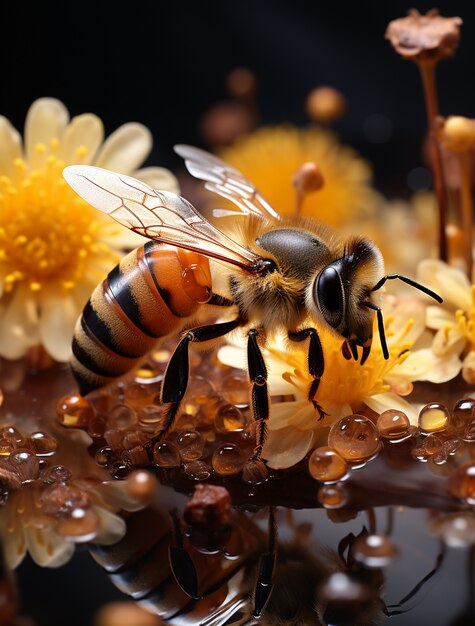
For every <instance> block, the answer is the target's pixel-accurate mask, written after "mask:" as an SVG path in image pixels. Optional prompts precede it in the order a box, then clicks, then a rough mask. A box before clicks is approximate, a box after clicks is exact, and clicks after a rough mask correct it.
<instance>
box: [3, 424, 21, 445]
mask: <svg viewBox="0 0 475 626" xmlns="http://www.w3.org/2000/svg"><path fill="white" fill-rule="evenodd" d="M0 438H1V439H4V440H5V441H8V442H9V443H10V444H11V445H12V446H13V448H20V447H21V446H22V445H23V442H24V441H25V438H24V437H23V435H22V434H21V432H20V431H19V430H17V429H16V428H15V427H14V426H4V427H3V428H2V429H0Z"/></svg>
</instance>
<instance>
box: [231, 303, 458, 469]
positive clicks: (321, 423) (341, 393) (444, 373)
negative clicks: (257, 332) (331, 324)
mask: <svg viewBox="0 0 475 626" xmlns="http://www.w3.org/2000/svg"><path fill="white" fill-rule="evenodd" d="M424 320H425V307H424V305H423V304H422V303H421V302H420V301H418V300H415V299H411V300H409V299H408V300H402V299H401V301H396V300H395V299H393V300H391V299H389V298H388V301H387V303H386V307H385V325H386V339H387V345H388V349H389V359H388V360H385V359H384V357H383V353H382V349H381V345H380V342H379V340H378V336H377V328H376V326H375V338H374V340H373V346H372V350H371V353H370V356H369V357H368V359H367V361H366V362H365V363H364V364H363V365H361V364H360V363H359V362H357V361H354V360H349V361H347V360H346V359H345V358H344V357H343V355H342V353H341V344H342V339H338V338H337V337H335V336H333V335H330V334H327V333H326V332H320V335H321V340H322V345H323V351H324V359H325V371H324V374H323V377H322V379H321V382H320V385H319V388H318V392H317V395H316V397H315V400H316V401H317V402H318V403H319V405H320V406H321V407H322V408H323V410H324V411H325V413H327V415H326V416H325V418H324V419H321V420H319V419H318V418H319V415H318V412H317V411H316V410H315V409H314V407H313V405H312V404H311V403H310V402H309V401H308V397H307V394H308V389H309V387H310V384H311V380H312V379H311V377H310V375H309V374H308V369H307V366H306V359H307V355H306V353H305V351H303V350H301V349H299V348H298V346H296V347H294V346H292V348H291V349H289V345H288V344H286V343H285V342H283V340H282V338H280V337H277V338H275V339H272V340H270V341H269V342H268V346H267V348H266V349H265V350H264V358H265V359H266V363H267V366H268V374H269V378H268V384H269V390H270V394H271V395H272V396H274V397H277V396H284V397H289V396H290V397H291V399H290V400H285V401H283V402H274V403H272V405H271V414H270V418H269V423H268V428H269V436H268V439H267V442H266V444H265V446H264V450H263V457H264V458H265V459H266V460H267V462H268V465H269V466H270V467H273V468H276V469H277V468H285V467H291V466H293V465H295V464H296V463H297V462H298V461H300V460H301V459H302V458H304V456H305V455H306V454H307V453H308V452H309V451H310V450H311V449H312V447H313V445H314V443H315V442H316V440H317V436H318V433H319V432H321V429H322V428H323V427H327V426H330V425H331V424H333V423H334V422H335V421H337V420H338V419H340V418H341V417H344V416H345V415H350V414H352V413H354V412H358V411H361V410H362V407H363V406H367V407H368V408H370V409H372V410H373V411H375V412H376V413H381V412H382V411H385V410H386V409H390V408H391V409H399V410H401V411H404V412H405V413H406V414H407V416H408V417H409V419H410V421H411V422H412V423H413V424H416V423H417V418H418V412H419V408H420V407H415V406H413V405H411V404H410V403H409V402H408V401H406V400H404V399H403V398H402V397H401V396H402V395H408V394H409V393H410V392H411V391H412V388H413V386H412V383H413V381H415V380H428V381H431V382H441V381H442V380H447V379H448V378H450V377H452V376H453V375H454V372H456V370H457V367H458V366H457V360H456V359H450V362H449V364H447V360H446V359H444V358H443V357H437V356H435V355H434V354H433V353H432V351H431V350H430V349H429V348H426V347H421V348H420V349H418V350H416V351H414V352H411V353H410V352H409V349H410V348H412V347H413V346H414V345H415V344H416V342H422V344H421V345H425V343H426V342H424V339H425V337H424V330H425V323H424ZM219 358H220V360H221V361H222V362H223V363H225V364H226V365H230V366H233V367H243V368H244V367H245V356H244V350H243V349H242V348H240V347H238V346H237V345H234V346H230V345H228V346H224V347H223V348H221V349H220V351H219Z"/></svg>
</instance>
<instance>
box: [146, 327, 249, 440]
mask: <svg viewBox="0 0 475 626" xmlns="http://www.w3.org/2000/svg"><path fill="white" fill-rule="evenodd" d="M241 324H242V320H241V319H240V318H237V319H235V320H231V321H230V322H221V323H219V324H210V325H208V326H200V327H199V328H192V329H190V330H188V331H187V332H186V333H185V334H184V335H183V337H182V338H181V340H180V342H179V343H178V345H177V347H176V348H175V351H174V352H173V354H172V356H171V358H170V361H169V362H168V365H167V369H166V371H165V376H164V378H163V383H162V390H161V401H162V403H163V404H168V407H167V408H166V409H165V418H164V423H163V428H162V430H161V431H160V433H158V435H156V436H155V437H152V439H150V441H148V442H147V443H146V444H145V447H146V448H147V449H148V450H149V451H150V450H152V449H153V446H154V445H155V444H156V443H157V442H158V441H161V440H162V439H164V438H165V437H166V436H167V434H168V433H169V432H170V430H171V428H172V427H173V422H174V420H175V417H176V415H177V413H178V409H179V408H180V403H181V401H182V399H183V396H184V395H185V393H186V388H187V386H188V378H189V376H190V364H189V356H188V348H189V345H190V343H202V342H205V341H212V340H213V339H218V338H219V337H223V336H224V335H227V334H228V333H229V332H231V331H232V330H234V329H235V328H237V327H238V326H240V325H241Z"/></svg>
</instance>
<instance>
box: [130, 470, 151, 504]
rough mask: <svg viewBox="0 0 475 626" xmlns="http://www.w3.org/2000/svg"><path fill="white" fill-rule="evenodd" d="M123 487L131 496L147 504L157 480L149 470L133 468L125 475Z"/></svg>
mask: <svg viewBox="0 0 475 626" xmlns="http://www.w3.org/2000/svg"><path fill="white" fill-rule="evenodd" d="M125 487H126V490H127V491H128V493H129V494H130V495H131V496H132V497H133V498H135V499H137V500H139V501H140V502H143V503H144V504H147V503H149V502H150V501H151V500H152V498H153V496H154V495H155V492H156V490H157V481H156V479H155V476H154V475H153V474H152V473H151V472H149V471H147V470H135V471H133V472H131V473H130V474H129V476H127V478H126V481H125Z"/></svg>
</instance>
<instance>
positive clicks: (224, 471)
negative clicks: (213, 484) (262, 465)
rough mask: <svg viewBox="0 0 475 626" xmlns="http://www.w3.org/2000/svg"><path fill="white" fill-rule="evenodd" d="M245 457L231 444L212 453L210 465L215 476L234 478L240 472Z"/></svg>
mask: <svg viewBox="0 0 475 626" xmlns="http://www.w3.org/2000/svg"><path fill="white" fill-rule="evenodd" d="M245 461H246V457H245V456H243V455H242V454H241V451H240V450H239V448H238V447H237V446H236V445H234V444H232V443H228V444H224V445H222V446H220V447H219V448H217V449H216V450H215V451H214V453H213V458H212V465H213V469H214V471H215V472H216V474H219V475H220V476H234V475H236V474H239V472H240V471H241V470H242V468H243V466H244V463H245Z"/></svg>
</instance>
